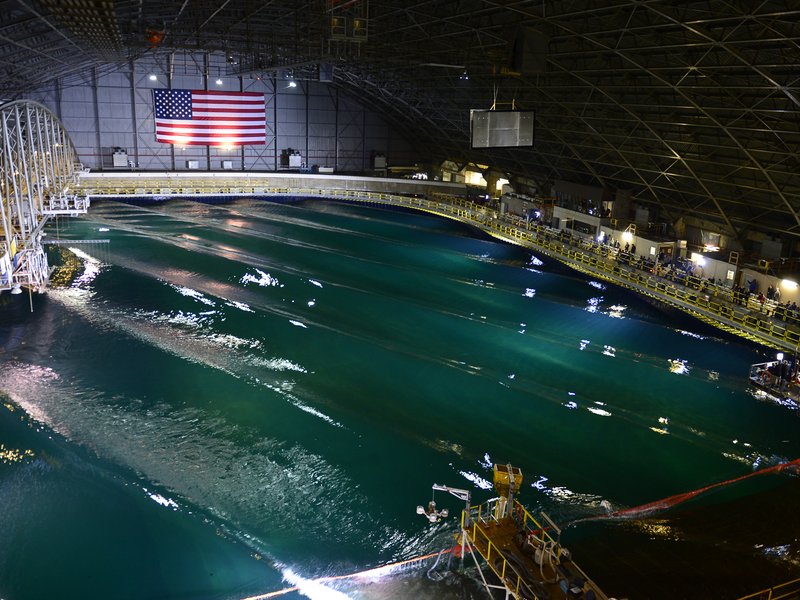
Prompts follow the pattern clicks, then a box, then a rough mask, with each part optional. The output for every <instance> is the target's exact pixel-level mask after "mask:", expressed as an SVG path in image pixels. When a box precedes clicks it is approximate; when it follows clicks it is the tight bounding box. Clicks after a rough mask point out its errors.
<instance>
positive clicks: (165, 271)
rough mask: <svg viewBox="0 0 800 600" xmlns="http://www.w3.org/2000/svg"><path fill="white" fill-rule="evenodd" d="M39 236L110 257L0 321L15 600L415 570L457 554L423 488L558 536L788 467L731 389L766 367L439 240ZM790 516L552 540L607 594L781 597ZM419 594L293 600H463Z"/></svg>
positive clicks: (108, 211)
mask: <svg viewBox="0 0 800 600" xmlns="http://www.w3.org/2000/svg"><path fill="white" fill-rule="evenodd" d="M106 230H107V231H106ZM49 235H50V236H51V237H56V236H59V237H61V238H65V239H88V238H108V239H110V240H111V242H110V244H109V245H108V247H107V248H105V247H93V248H90V247H87V246H82V247H81V249H82V250H83V251H84V252H88V253H89V254H90V255H93V256H95V257H97V258H100V259H102V263H100V264H98V263H97V261H96V260H94V259H93V258H92V256H87V255H85V254H82V253H81V252H80V251H79V252H78V256H79V263H80V266H79V269H78V271H77V273H76V276H75V277H74V279H73V280H72V282H71V283H70V284H69V285H67V286H65V287H61V288H56V289H52V290H51V291H49V292H48V293H47V294H46V295H42V296H35V297H34V298H33V302H34V307H35V310H34V312H33V313H30V312H29V298H28V296H27V295H21V296H9V295H8V294H6V295H4V296H2V297H0V302H3V303H4V304H3V306H4V308H3V314H2V323H1V324H0V339H2V342H3V344H2V354H0V360H2V373H0V391H2V393H3V395H4V396H5V406H4V407H2V406H0V444H3V447H2V448H0V451H3V450H5V452H4V454H2V457H3V460H0V502H1V503H2V504H1V505H2V511H0V598H3V599H4V600H24V599H28V598H30V599H34V598H46V597H58V598H86V599H91V598H209V599H211V598H214V599H237V598H245V597H248V596H254V595H259V594H266V593H268V592H271V591H275V590H279V589H282V588H284V587H287V586H288V585H290V583H292V582H296V581H306V580H308V579H310V578H314V577H318V576H321V575H343V574H348V573H353V572H356V571H361V570H363V569H368V568H372V567H376V566H380V565H383V564H388V563H394V562H396V561H400V560H403V559H408V558H413V557H415V556H418V555H421V554H426V553H428V552H431V551H435V550H438V549H440V548H442V547H445V546H448V545H450V543H451V539H452V537H451V536H452V533H453V532H454V531H455V527H456V520H455V517H452V518H451V519H450V520H449V521H448V522H446V523H441V524H439V525H437V526H429V525H428V524H427V522H426V521H425V520H424V519H422V518H421V517H419V516H417V515H416V514H415V507H416V506H417V505H418V504H424V503H426V502H427V501H428V500H430V498H431V489H430V486H431V484H432V483H441V484H447V485H450V486H454V487H462V488H467V489H470V490H472V492H473V494H474V497H475V499H476V500H485V499H488V498H489V497H491V496H492V493H491V490H487V489H485V487H486V482H487V480H491V463H492V462H493V461H495V462H503V463H505V462H512V463H513V464H514V465H517V466H519V467H521V468H522V470H523V472H524V474H525V477H526V481H525V486H524V490H523V495H522V497H521V499H522V500H523V501H524V502H525V503H526V504H527V505H528V506H529V507H531V508H533V509H539V510H545V511H547V512H548V513H550V514H551V515H552V516H553V517H554V518H555V519H556V520H557V522H559V523H562V524H566V523H569V522H571V521H573V520H576V519H580V518H583V517H588V516H593V515H597V514H600V513H602V512H603V509H602V508H601V506H600V504H601V502H603V501H606V502H608V503H610V504H611V505H612V506H613V507H614V508H626V507H633V506H637V505H639V504H642V503H646V502H650V501H653V500H657V499H659V498H662V497H666V496H670V495H673V494H677V493H681V492H685V491H689V490H692V489H695V488H697V487H701V486H705V485H708V484H710V483H714V482H717V481H723V480H726V479H729V478H732V477H737V476H740V475H743V474H746V473H749V472H752V471H754V470H756V469H759V468H762V467H765V466H769V465H772V464H776V463H779V462H782V461H785V460H791V459H794V458H797V457H800V435H798V431H800V430H799V429H798V415H797V413H796V411H795V410H794V409H793V408H792V407H787V406H781V405H777V404H773V403H770V402H766V401H764V400H761V399H758V398H756V397H754V396H753V395H751V394H750V393H748V391H747V389H746V384H745V378H746V374H747V368H748V366H749V364H750V363H752V362H757V361H760V360H765V356H767V355H766V353H765V352H764V351H761V350H759V349H758V348H755V347H752V346H748V345H746V344H745V343H744V342H739V341H737V340H731V339H727V338H725V339H723V338H722V337H720V335H719V334H717V333H715V332H713V331H709V330H708V329H705V328H704V327H703V326H702V325H701V324H699V323H697V322H694V321H692V320H691V319H689V318H682V317H680V316H676V315H670V314H665V313H662V312H659V311H658V310H656V309H655V308H653V307H651V306H650V305H648V304H646V303H644V302H643V301H642V300H641V299H639V298H637V297H635V296H632V295H630V294H628V293H627V292H624V291H621V290H618V289H616V288H614V287H613V286H606V285H604V284H601V283H599V282H594V281H591V280H588V279H586V278H585V277H583V276H579V275H576V274H574V273H573V272H570V271H568V270H566V269H564V268H563V267H561V266H559V265H558V264H554V263H552V262H551V261H549V260H544V259H542V260H539V259H538V258H536V257H533V256H532V255H531V253H530V252H529V251H527V250H524V249H521V248H517V247H513V246H508V245H505V244H502V243H498V242H496V241H492V240H489V239H486V238H484V237H483V236H481V235H479V234H477V233H476V232H473V231H471V230H469V229H467V228H465V227H464V226H462V225H460V224H457V223H452V222H449V221H446V220H442V219H439V218H437V217H433V216H429V215H424V214H414V213H406V212H399V211H389V210H383V209H377V208H369V207H363V206H354V205H345V204H335V203H323V202H317V201H313V202H312V201H297V202H294V203H286V204H278V203H271V202H265V201H260V200H249V199H243V200H238V201H235V202H231V203H227V204H217V205H211V204H202V203H195V202H188V201H182V200H173V201H170V202H167V203H164V204H161V205H149V206H132V205H126V204H121V203H115V202H105V203H100V204H99V205H96V206H93V207H92V209H91V211H90V213H89V215H88V216H86V217H84V218H82V219H80V220H77V221H69V222H65V221H61V222H60V223H59V229H58V230H56V228H55V227H53V228H51V230H50V231H49ZM53 257H54V259H55V258H56V256H55V253H54V255H53ZM770 357H771V355H770ZM26 451H27V452H26ZM797 487H798V486H797V481H796V478H792V477H790V476H788V475H780V476H775V475H769V476H764V477H762V478H759V480H751V481H749V482H747V484H745V485H743V484H740V485H737V486H732V487H731V488H729V489H725V490H722V491H718V492H715V493H714V494H712V495H711V496H710V497H703V498H701V499H699V500H695V501H693V502H692V503H690V504H689V505H687V506H682V507H676V508H675V509H673V510H672V511H669V512H668V513H666V514H663V515H657V516H655V517H651V518H648V519H642V520H637V521H625V522H618V521H617V522H604V523H591V524H584V525H580V524H579V525H575V526H574V527H571V528H569V529H568V530H567V532H566V533H565V540H566V541H567V542H569V544H570V547H571V549H572V550H573V554H574V555H575V558H576V561H577V562H578V563H579V564H581V565H582V566H584V567H585V568H589V569H590V571H591V574H592V575H594V576H595V578H596V579H597V580H598V581H599V582H600V583H601V584H602V585H603V586H604V588H606V589H607V591H608V593H609V594H610V595H617V596H618V597H622V596H627V597H630V598H660V597H664V598H667V597H669V598H676V597H686V598H693V597H698V598H708V597H720V598H723V597H735V596H736V595H737V594H739V595H741V594H744V593H745V592H750V591H755V590H757V589H758V588H759V587H762V586H763V585H764V584H769V583H776V582H778V581H776V580H779V581H780V580H788V579H790V578H792V577H796V576H798V575H797V572H798V564H800V551H798V547H799V546H798V540H797V536H798V531H800V527H798V525H800V520H798V519H797V517H793V516H792V515H793V511H792V512H787V513H786V514H783V513H780V512H776V510H777V508H776V507H777V506H779V505H780V506H785V505H786V504H791V503H792V502H796V500H797V499H798V497H799V496H800V494H798V491H797ZM436 499H437V502H438V503H439V504H440V505H441V506H449V507H450V508H451V513H452V514H453V515H456V514H457V513H458V508H459V503H458V501H457V500H455V499H454V498H450V497H446V496H440V495H439V496H437V498H436ZM698 565H702V566H701V567H698ZM429 566H430V563H427V564H425V565H424V566H417V567H406V568H405V569H402V570H397V571H395V572H393V573H390V574H388V575H386V576H384V577H383V578H381V579H380V580H371V581H370V582H368V583H366V582H340V583H336V584H330V585H329V586H327V587H326V588H323V589H319V588H315V587H314V586H310V587H309V585H307V586H306V587H305V588H304V591H303V592H302V593H297V592H295V593H292V594H289V595H287V596H283V597H309V598H345V597H351V598H404V597H412V596H413V597H416V598H419V599H423V598H450V597H452V598H471V597H475V598H478V597H481V596H480V594H479V593H478V592H477V591H476V588H475V585H474V583H472V582H471V580H470V579H469V578H468V577H467V578H463V579H460V580H456V581H450V582H449V583H448V584H445V583H439V584H437V583H435V582H432V581H430V580H429V579H427V578H426V575H425V571H426V570H427V568H428V567H429ZM667 572H669V573H670V576H669V577H668V578H666V579H668V580H669V581H670V582H671V583H670V584H669V585H666V584H663V582H662V583H659V584H658V585H655V586H654V584H653V581H654V580H655V579H658V578H659V576H660V577H662V578H664V577H665V576H664V573H667ZM676 574H678V575H676ZM298 578H299V579H298ZM682 580H683V583H681V581H682ZM709 590H711V591H709Z"/></svg>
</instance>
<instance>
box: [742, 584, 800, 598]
mask: <svg viewBox="0 0 800 600" xmlns="http://www.w3.org/2000/svg"><path fill="white" fill-rule="evenodd" d="M798 597H800V579H793V580H792V581H787V582H786V583H781V584H780V585H776V586H774V587H771V588H766V589H764V590H761V591H759V592H755V593H753V594H750V595H749V596H742V597H741V598H739V599H738V600H756V599H757V600H781V599H786V598H798Z"/></svg>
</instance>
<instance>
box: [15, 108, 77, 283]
mask: <svg viewBox="0 0 800 600" xmlns="http://www.w3.org/2000/svg"><path fill="white" fill-rule="evenodd" d="M82 171H83V168H82V166H81V165H80V163H78V159H77V153H76V152H75V147H74V146H73V144H72V141H71V140H70V138H69V134H68V133H67V131H66V130H65V129H64V126H63V125H62V124H61V122H60V121H59V119H58V117H56V116H55V115H54V114H53V113H52V112H50V110H48V109H47V108H46V107H45V106H43V105H41V104H39V103H38V102H30V101H26V100H20V101H14V102H8V103H6V104H3V105H0V202H1V203H2V214H0V234H2V239H0V291H2V290H9V289H10V290H12V291H19V289H20V287H21V286H26V287H28V288H30V289H33V290H36V291H43V290H44V288H45V286H46V285H47V281H48V278H49V275H50V271H49V267H48V264H47V256H46V255H45V252H44V250H43V248H42V230H43V228H44V225H45V224H46V223H47V221H48V220H49V219H50V217H53V216H57V215H69V216H77V215H79V214H84V213H86V211H87V209H88V208H89V200H88V198H85V197H78V196H77V195H76V194H75V193H74V192H70V188H71V187H73V186H74V184H75V183H76V181H77V177H78V176H79V174H80V173H81V172H82Z"/></svg>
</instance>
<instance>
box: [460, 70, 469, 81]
mask: <svg viewBox="0 0 800 600" xmlns="http://www.w3.org/2000/svg"><path fill="white" fill-rule="evenodd" d="M459 79H460V80H461V81H468V80H469V73H467V70H466V69H464V72H463V73H461V77H459Z"/></svg>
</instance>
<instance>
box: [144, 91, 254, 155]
mask: <svg viewBox="0 0 800 600" xmlns="http://www.w3.org/2000/svg"><path fill="white" fill-rule="evenodd" d="M153 105H154V107H155V113H156V141H157V142H163V143H165V144H178V145H181V146H182V145H198V144H199V145H204V146H241V145H244V144H265V143H266V128H265V120H266V112H265V110H264V94H258V93H254V92H221V91H220V92H217V91H203V90H153Z"/></svg>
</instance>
